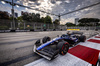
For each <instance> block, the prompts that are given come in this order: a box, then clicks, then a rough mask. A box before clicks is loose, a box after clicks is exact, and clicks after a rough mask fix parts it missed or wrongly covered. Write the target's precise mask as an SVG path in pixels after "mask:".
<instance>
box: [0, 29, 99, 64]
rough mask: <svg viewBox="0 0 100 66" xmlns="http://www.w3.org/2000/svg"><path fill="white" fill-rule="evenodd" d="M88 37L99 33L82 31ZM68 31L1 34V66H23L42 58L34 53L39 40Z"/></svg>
mask: <svg viewBox="0 0 100 66" xmlns="http://www.w3.org/2000/svg"><path fill="white" fill-rule="evenodd" d="M82 32H84V34H85V35H86V36H87V38H88V37H90V35H91V36H92V35H94V33H97V32H98V31H92V30H91V31H82ZM65 33H66V31H50V32H16V33H0V66H4V65H5V66H7V65H9V66H22V65H25V64H28V63H30V62H33V61H35V60H37V59H40V58H41V57H40V56H38V55H36V54H34V53H33V51H32V48H33V45H34V43H35V41H36V40H37V39H42V38H43V37H44V36H50V37H52V38H53V37H56V36H57V35H61V34H65Z"/></svg>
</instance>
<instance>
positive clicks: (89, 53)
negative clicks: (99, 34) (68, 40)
mask: <svg viewBox="0 0 100 66" xmlns="http://www.w3.org/2000/svg"><path fill="white" fill-rule="evenodd" d="M68 52H69V53H70V54H72V55H74V56H76V57H78V58H80V59H83V60H85V61H87V62H89V63H91V64H94V65H95V64H96V62H97V60H98V55H99V50H96V49H92V48H89V47H85V46H82V45H77V46H75V47H73V48H71V49H69V51H68Z"/></svg>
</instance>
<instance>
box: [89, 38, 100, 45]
mask: <svg viewBox="0 0 100 66" xmlns="http://www.w3.org/2000/svg"><path fill="white" fill-rule="evenodd" d="M88 41H90V42H94V43H98V44H100V40H96V39H89V40H88Z"/></svg>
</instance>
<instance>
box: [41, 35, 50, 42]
mask: <svg viewBox="0 0 100 66" xmlns="http://www.w3.org/2000/svg"><path fill="white" fill-rule="evenodd" d="M50 40H51V38H50V37H48V36H46V37H44V38H43V39H42V42H43V43H46V42H47V41H50Z"/></svg>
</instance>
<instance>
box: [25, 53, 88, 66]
mask: <svg viewBox="0 0 100 66" xmlns="http://www.w3.org/2000/svg"><path fill="white" fill-rule="evenodd" d="M88 65H89V63H88V62H86V61H84V60H81V59H80V58H78V57H76V56H74V55H71V54H70V53H67V54H66V55H64V56H62V55H59V57H57V58H55V59H54V60H52V61H48V60H47V59H44V58H42V59H39V60H36V61H34V62H31V63H29V64H26V65H25V66H88Z"/></svg>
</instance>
